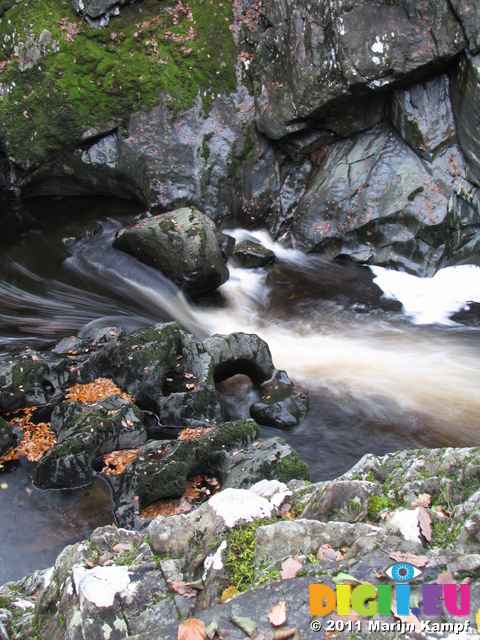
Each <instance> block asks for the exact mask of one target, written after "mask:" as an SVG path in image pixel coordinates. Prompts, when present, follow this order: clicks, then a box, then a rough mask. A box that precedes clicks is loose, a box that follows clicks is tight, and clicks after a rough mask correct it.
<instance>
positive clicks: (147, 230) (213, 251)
mask: <svg viewBox="0 0 480 640" xmlns="http://www.w3.org/2000/svg"><path fill="white" fill-rule="evenodd" d="M114 246H115V247H116V248H118V249H121V250H122V251H125V252H126V253H129V254H130V255H132V256H134V257H135V258H138V259H139V260H140V262H143V263H145V264H148V265H149V266H151V267H154V268H156V269H158V270H159V271H161V272H162V273H163V274H164V275H165V276H167V278H169V279H170V280H172V281H173V282H175V284H177V285H178V286H179V287H180V289H182V291H185V293H186V294H187V295H189V296H190V297H191V298H194V299H196V300H198V299H200V298H203V297H205V296H206V295H208V294H209V293H212V292H213V291H215V289H217V288H218V287H219V286H220V285H222V284H223V283H224V282H225V281H226V280H227V279H228V269H227V266H226V264H225V262H224V260H223V256H222V252H221V250H220V247H219V245H218V242H217V239H216V237H215V224H214V223H213V222H212V221H211V220H210V218H208V217H207V216H206V215H205V214H204V213H201V212H200V211H198V210H197V209H195V208H194V207H185V208H183V209H177V210H176V211H172V212H171V213H165V214H163V215H160V216H156V217H154V218H151V219H146V220H142V221H141V222H139V223H138V224H136V225H135V226H134V227H131V228H129V229H126V230H125V231H123V232H122V233H121V234H119V235H118V237H117V238H116V240H115V242H114Z"/></svg>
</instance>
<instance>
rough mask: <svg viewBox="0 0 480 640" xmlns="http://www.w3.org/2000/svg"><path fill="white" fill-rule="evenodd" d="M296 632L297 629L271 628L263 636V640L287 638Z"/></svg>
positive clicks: (285, 639)
mask: <svg viewBox="0 0 480 640" xmlns="http://www.w3.org/2000/svg"><path fill="white" fill-rule="evenodd" d="M296 633H297V629H295V628H292V629H273V630H272V631H269V632H268V633H267V635H266V636H265V640H287V638H293V637H294V636H295V634H296Z"/></svg>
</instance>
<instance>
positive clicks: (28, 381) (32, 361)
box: [0, 351, 69, 413]
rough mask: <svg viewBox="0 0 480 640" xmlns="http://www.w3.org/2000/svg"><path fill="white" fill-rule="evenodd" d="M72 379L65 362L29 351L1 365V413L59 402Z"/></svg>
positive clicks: (0, 363)
mask: <svg viewBox="0 0 480 640" xmlns="http://www.w3.org/2000/svg"><path fill="white" fill-rule="evenodd" d="M68 379H69V372H68V363H67V361H66V360H64V359H48V360H47V359H44V358H41V357H39V356H38V355H36V354H35V353H34V352H28V351H27V352H26V353H25V354H23V355H21V356H16V357H15V358H12V359H10V360H6V361H3V362H0V391H1V393H0V410H1V411H4V412H7V413H8V412H10V411H14V410H15V409H20V408H22V407H26V406H35V405H43V404H48V403H51V402H58V401H59V400H60V399H61V398H62V397H63V394H64V392H65V389H66V387H67V383H68Z"/></svg>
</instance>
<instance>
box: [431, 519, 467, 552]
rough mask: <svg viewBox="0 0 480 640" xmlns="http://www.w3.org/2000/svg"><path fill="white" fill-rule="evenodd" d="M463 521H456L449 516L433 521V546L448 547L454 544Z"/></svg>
mask: <svg viewBox="0 0 480 640" xmlns="http://www.w3.org/2000/svg"><path fill="white" fill-rule="evenodd" d="M461 528H462V523H461V522H454V521H452V520H449V519H447V518H445V519H443V520H435V521H433V522H432V546H434V547H442V548H446V547H449V546H450V545H452V544H453V543H454V542H455V540H456V539H457V536H458V534H459V533H460V529H461Z"/></svg>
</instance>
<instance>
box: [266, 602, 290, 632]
mask: <svg viewBox="0 0 480 640" xmlns="http://www.w3.org/2000/svg"><path fill="white" fill-rule="evenodd" d="M268 619H269V620H270V622H271V624H273V626H274V627H279V626H280V625H282V624H283V623H284V622H285V620H286V619H287V605H286V603H285V600H282V601H281V602H280V603H279V604H276V605H275V606H274V607H273V609H272V610H271V611H270V613H269V614H268Z"/></svg>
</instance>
